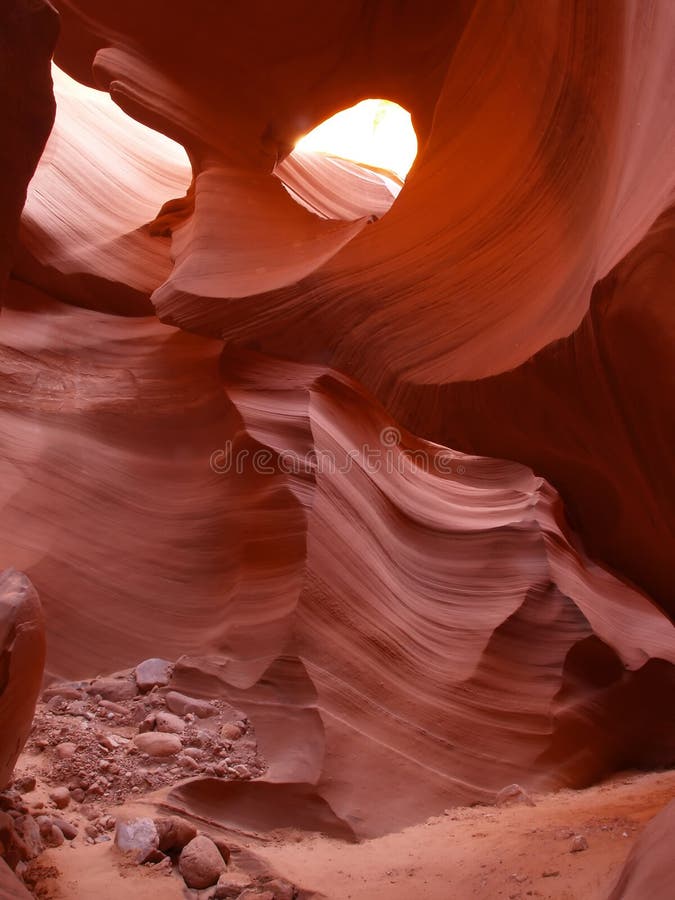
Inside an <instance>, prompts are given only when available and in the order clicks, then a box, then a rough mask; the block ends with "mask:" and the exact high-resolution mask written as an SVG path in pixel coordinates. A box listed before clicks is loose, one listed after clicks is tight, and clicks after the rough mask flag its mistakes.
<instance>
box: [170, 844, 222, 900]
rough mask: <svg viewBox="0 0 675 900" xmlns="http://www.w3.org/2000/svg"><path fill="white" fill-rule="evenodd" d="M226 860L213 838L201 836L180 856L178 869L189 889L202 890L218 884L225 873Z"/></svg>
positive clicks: (188, 845)
mask: <svg viewBox="0 0 675 900" xmlns="http://www.w3.org/2000/svg"><path fill="white" fill-rule="evenodd" d="M225 868H226V864H225V860H224V859H223V857H222V856H221V854H220V851H219V850H218V848H217V847H216V845H215V844H214V843H213V841H212V840H211V838H208V837H206V835H203V834H200V835H198V836H197V837H195V838H193V839H192V840H191V841H190V843H189V844H187V846H186V847H184V848H183V851H182V853H181V855H180V859H179V861H178V869H179V871H180V873H181V875H182V876H183V878H184V879H185V883H186V884H187V886H188V887H191V888H196V889H198V890H202V889H203V888H208V887H211V886H212V885H214V884H216V882H217V881H218V878H219V877H220V876H221V875H222V874H223V872H224V871H225Z"/></svg>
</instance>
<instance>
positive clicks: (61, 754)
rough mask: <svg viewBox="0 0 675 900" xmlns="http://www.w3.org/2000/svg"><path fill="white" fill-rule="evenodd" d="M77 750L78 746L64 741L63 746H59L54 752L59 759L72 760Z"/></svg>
mask: <svg viewBox="0 0 675 900" xmlns="http://www.w3.org/2000/svg"><path fill="white" fill-rule="evenodd" d="M76 750H77V744H73V743H71V742H70V741H64V742H63V743H62V744H57V745H56V747H55V749H54V752H55V753H56V755H57V756H58V758H59V759H71V758H72V757H73V756H74V755H75V752H76Z"/></svg>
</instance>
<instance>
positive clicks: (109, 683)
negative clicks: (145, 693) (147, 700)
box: [87, 678, 138, 702]
mask: <svg viewBox="0 0 675 900" xmlns="http://www.w3.org/2000/svg"><path fill="white" fill-rule="evenodd" d="M87 693H88V694H89V695H90V696H95V695H96V694H99V695H100V696H101V697H102V698H103V700H112V701H113V702H116V701H118V700H131V699H132V697H135V696H136V695H137V694H138V687H137V685H136V682H135V680H134V679H133V678H96V679H94V681H92V683H91V684H90V685H89V686H88V687H87Z"/></svg>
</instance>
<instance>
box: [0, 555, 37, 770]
mask: <svg viewBox="0 0 675 900" xmlns="http://www.w3.org/2000/svg"><path fill="white" fill-rule="evenodd" d="M44 657H45V635H44V619H43V615H42V608H41V606H40V601H39V600H38V596H37V593H36V592H35V589H34V587H33V585H32V584H31V583H30V581H29V580H28V578H27V577H26V576H25V575H22V574H21V573H20V572H17V571H16V570H14V569H5V571H4V572H1V573H0V788H3V787H5V785H6V784H7V783H8V782H9V780H10V778H11V775H12V770H13V768H14V763H15V762H16V759H17V757H18V755H19V753H20V751H21V748H22V747H23V745H24V743H25V741H26V738H27V737H28V734H29V731H30V726H31V721H32V719H33V710H34V709H35V701H36V700H37V698H38V694H39V691H40V683H41V680H42V669H43V665H44Z"/></svg>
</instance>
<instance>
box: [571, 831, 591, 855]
mask: <svg viewBox="0 0 675 900" xmlns="http://www.w3.org/2000/svg"><path fill="white" fill-rule="evenodd" d="M582 850H588V841H587V840H586V838H585V837H584V836H583V834H575V835H574V837H573V838H572V846H571V847H570V853H580V852H581V851H582Z"/></svg>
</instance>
